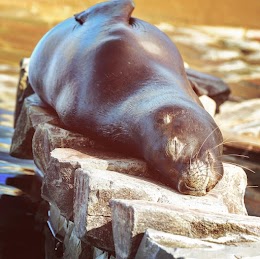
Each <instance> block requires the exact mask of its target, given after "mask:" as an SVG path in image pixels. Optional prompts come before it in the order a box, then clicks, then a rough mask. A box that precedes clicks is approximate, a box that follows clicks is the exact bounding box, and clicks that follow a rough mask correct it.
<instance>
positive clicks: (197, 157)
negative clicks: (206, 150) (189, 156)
mask: <svg viewBox="0 0 260 259" xmlns="http://www.w3.org/2000/svg"><path fill="white" fill-rule="evenodd" d="M217 129H219V127H218V126H216V127H215V128H214V129H213V130H212V131H211V133H210V134H209V135H208V136H207V137H206V139H205V140H204V141H203V142H202V144H201V146H200V148H199V151H198V152H197V154H196V158H198V155H199V153H200V150H201V149H202V147H203V145H204V144H205V143H206V141H207V140H208V138H209V137H210V136H211V135H212V134H213V133H214V132H215V131H216V130H217Z"/></svg>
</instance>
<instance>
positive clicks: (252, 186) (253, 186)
mask: <svg viewBox="0 0 260 259" xmlns="http://www.w3.org/2000/svg"><path fill="white" fill-rule="evenodd" d="M258 187H259V186H258V185H247V186H246V188H258Z"/></svg>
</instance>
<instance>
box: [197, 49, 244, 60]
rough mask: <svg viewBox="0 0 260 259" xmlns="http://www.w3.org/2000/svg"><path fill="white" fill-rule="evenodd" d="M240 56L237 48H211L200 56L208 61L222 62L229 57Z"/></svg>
mask: <svg viewBox="0 0 260 259" xmlns="http://www.w3.org/2000/svg"><path fill="white" fill-rule="evenodd" d="M239 57H240V53H239V51H237V50H220V49H215V48H211V49H209V50H208V51H207V52H206V53H205V54H204V55H203V56H202V58H203V59H205V60H209V61H218V62H224V61H228V60H230V59H236V58H239Z"/></svg>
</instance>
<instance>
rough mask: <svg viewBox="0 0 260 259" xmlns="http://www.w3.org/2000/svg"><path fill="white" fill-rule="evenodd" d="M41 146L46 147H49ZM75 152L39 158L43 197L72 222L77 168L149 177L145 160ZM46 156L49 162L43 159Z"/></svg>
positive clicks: (92, 151) (68, 150)
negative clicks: (42, 175) (41, 170)
mask: <svg viewBox="0 0 260 259" xmlns="http://www.w3.org/2000/svg"><path fill="white" fill-rule="evenodd" d="M52 137H54V136H53V135H52ZM50 138H51V137H50ZM43 139H48V138H43ZM67 139H68V138H67ZM42 146H43V147H46V146H47V143H45V144H43V145H42ZM82 146H83V145H82ZM75 148H77V149H78V150H76V149H71V148H56V149H54V150H53V151H51V152H50V155H49V154H48V152H47V154H46V155H44V154H45V153H44V152H46V150H45V151H44V150H41V152H40V153H38V155H37V157H39V158H38V159H37V161H39V163H40V161H44V163H41V164H42V165H41V168H43V170H44V174H45V176H44V180H43V185H42V196H43V197H44V199H46V200H48V201H49V202H51V203H52V204H55V205H56V206H58V208H59V209H60V210H61V214H62V215H63V216H65V218H67V219H71V218H72V213H73V197H74V172H75V170H76V169H77V168H96V169H101V170H116V171H117V172H122V173H125V174H130V175H137V176H142V177H149V174H148V171H147V164H146V163H145V162H144V161H143V160H140V159H136V158H127V157H126V156H123V155H119V154H117V153H113V152H109V151H102V150H98V151H97V150H96V149H94V148H82V147H75ZM40 154H41V156H40ZM43 156H45V157H46V159H43ZM43 164H44V166H43Z"/></svg>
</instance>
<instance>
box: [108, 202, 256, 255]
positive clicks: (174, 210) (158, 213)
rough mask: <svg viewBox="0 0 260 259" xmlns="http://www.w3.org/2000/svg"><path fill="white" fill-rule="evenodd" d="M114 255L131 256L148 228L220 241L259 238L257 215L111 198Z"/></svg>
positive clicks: (240, 241)
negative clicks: (222, 212) (216, 211)
mask: <svg viewBox="0 0 260 259" xmlns="http://www.w3.org/2000/svg"><path fill="white" fill-rule="evenodd" d="M110 205H111V209H112V225H113V236H114V242H115V251H116V255H117V258H132V257H133V256H134V255H135V254H136V251H137V249H138V247H139V244H140V242H141V239H142V237H143V233H144V232H145V231H146V229H148V228H152V229H155V230H158V231H164V232H167V233H171V234H175V235H181V236H186V237H189V238H195V239H197V238H199V239H202V240H204V241H210V242H213V243H220V244H229V245H231V244H240V243H241V244H243V243H244V242H259V241H260V219H259V218H258V217H251V216H245V215H235V214H220V213H214V212H212V211H210V210H208V211H207V212H205V210H204V211H201V210H198V209H188V208H187V207H186V206H185V205H184V206H176V205H172V204H160V203H154V202H148V201H136V200H135V201H130V200H112V201H111V202H110Z"/></svg>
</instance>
